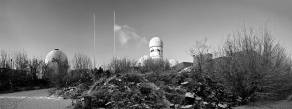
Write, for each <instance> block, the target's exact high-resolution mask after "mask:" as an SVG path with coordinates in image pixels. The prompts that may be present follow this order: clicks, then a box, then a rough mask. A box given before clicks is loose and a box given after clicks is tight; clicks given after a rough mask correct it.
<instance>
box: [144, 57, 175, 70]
mask: <svg viewBox="0 0 292 109" xmlns="http://www.w3.org/2000/svg"><path fill="white" fill-rule="evenodd" d="M139 70H140V71H141V72H142V73H146V72H156V73H157V72H163V71H166V70H170V64H169V62H168V60H163V59H151V58H150V59H147V60H145V61H144V65H143V66H139Z"/></svg>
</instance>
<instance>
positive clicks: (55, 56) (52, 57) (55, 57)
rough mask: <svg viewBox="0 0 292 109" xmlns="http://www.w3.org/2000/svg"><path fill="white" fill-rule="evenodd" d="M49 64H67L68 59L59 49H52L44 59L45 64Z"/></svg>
mask: <svg viewBox="0 0 292 109" xmlns="http://www.w3.org/2000/svg"><path fill="white" fill-rule="evenodd" d="M51 62H61V63H63V64H68V59H67V56H66V54H65V53H64V52H62V51H61V50H59V49H54V50H52V51H50V52H49V53H48V54H47V56H46V59H45V63H46V64H49V63H51Z"/></svg>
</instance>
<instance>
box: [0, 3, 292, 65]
mask: <svg viewBox="0 0 292 109" xmlns="http://www.w3.org/2000/svg"><path fill="white" fill-rule="evenodd" d="M114 11H115V13H116V25H115V29H114V22H113V13H114ZM93 13H95V15H96V30H95V31H96V50H94V49H93ZM243 24H245V25H247V26H252V27H254V28H260V27H263V26H266V27H267V28H268V29H269V30H270V31H271V32H272V35H273V36H274V38H275V39H276V40H277V41H279V42H280V43H281V44H282V45H283V46H284V47H286V48H287V50H288V52H289V54H291V53H292V36H291V34H292V1H291V0H0V48H1V49H4V50H7V51H9V52H13V51H19V50H25V51H26V52H27V54H28V55H29V56H30V57H34V56H35V57H39V58H43V59H44V58H45V56H46V54H47V53H48V52H49V51H51V50H53V49H54V48H59V49H61V50H62V51H64V52H65V53H66V54H67V55H68V57H69V58H70V59H71V58H72V56H73V55H74V53H84V54H86V55H88V56H90V57H93V54H95V57H96V62H97V63H98V65H102V64H107V63H108V62H109V60H111V59H112V57H113V45H114V43H113V39H114V38H113V34H114V30H115V31H116V37H117V40H116V45H117V51H116V54H117V56H118V57H129V58H132V59H138V58H139V57H141V56H143V55H147V54H149V53H148V51H149V50H148V41H149V40H150V38H151V37H153V36H158V37H160V38H161V39H162V40H163V41H164V57H165V58H168V59H177V60H179V61H180V62H182V61H192V57H191V56H189V54H188V53H187V51H188V49H189V48H190V47H192V46H193V45H194V44H195V42H196V41H197V40H203V39H204V38H207V39H208V43H209V45H210V46H211V47H212V48H216V47H218V46H222V44H223V42H224V40H225V39H226V38H227V36H228V34H230V33H232V32H233V31H236V30H239V29H240V28H241V27H242V25H243ZM94 51H95V53H94Z"/></svg>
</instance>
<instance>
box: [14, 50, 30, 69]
mask: <svg viewBox="0 0 292 109" xmlns="http://www.w3.org/2000/svg"><path fill="white" fill-rule="evenodd" d="M14 64H15V67H16V69H18V70H24V69H26V68H28V57H27V54H26V52H24V51H22V52H17V53H16V54H15V57H14Z"/></svg>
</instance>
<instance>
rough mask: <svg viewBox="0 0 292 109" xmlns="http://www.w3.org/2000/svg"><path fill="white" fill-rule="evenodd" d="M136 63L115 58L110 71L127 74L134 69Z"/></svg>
mask: <svg viewBox="0 0 292 109" xmlns="http://www.w3.org/2000/svg"><path fill="white" fill-rule="evenodd" d="M135 64H136V62H135V61H133V60H131V59H128V58H121V59H118V58H113V60H112V61H111V62H110V64H109V65H108V69H109V70H110V71H111V72H112V73H127V72H129V71H131V70H133V69H134V66H135Z"/></svg>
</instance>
